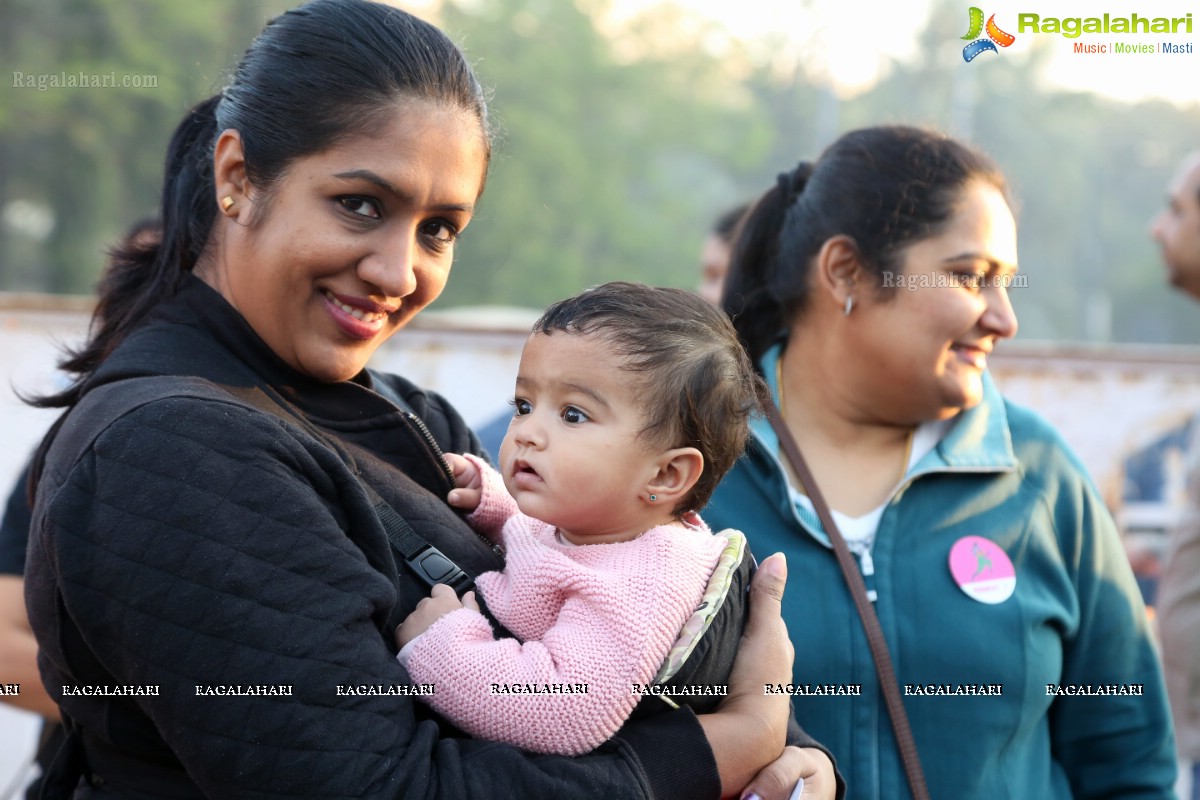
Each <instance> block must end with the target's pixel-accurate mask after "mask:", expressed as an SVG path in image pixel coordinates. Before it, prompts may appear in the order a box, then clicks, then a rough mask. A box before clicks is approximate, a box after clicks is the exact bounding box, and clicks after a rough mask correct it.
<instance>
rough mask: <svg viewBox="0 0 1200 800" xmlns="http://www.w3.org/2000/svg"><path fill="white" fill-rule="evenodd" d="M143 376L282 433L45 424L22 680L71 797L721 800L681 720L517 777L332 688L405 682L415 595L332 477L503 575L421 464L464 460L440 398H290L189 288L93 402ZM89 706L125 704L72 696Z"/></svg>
mask: <svg viewBox="0 0 1200 800" xmlns="http://www.w3.org/2000/svg"><path fill="white" fill-rule="evenodd" d="M148 374H149V375H154V374H166V375H190V376H199V377H202V378H205V379H207V380H209V381H212V382H213V383H216V384H218V385H221V386H227V387H230V388H232V389H234V390H235V391H239V392H246V391H261V392H264V393H266V394H268V395H270V396H272V397H275V398H277V399H278V400H279V402H280V403H281V404H282V405H281V407H282V408H284V409H285V410H286V412H287V413H292V414H295V415H298V416H297V424H290V423H289V422H287V421H285V420H284V419H281V418H280V417H279V416H277V415H274V414H268V413H265V412H261V411H255V410H252V409H248V408H247V407H246V406H244V405H241V404H237V403H232V402H231V403H223V402H218V401H204V400H198V399H195V398H175V399H165V400H160V401H157V402H153V403H150V404H148V405H145V406H143V407H141V408H139V409H137V410H135V411H132V412H130V413H128V414H126V415H125V416H123V417H121V418H119V419H117V420H116V421H115V422H114V423H113V424H112V425H111V426H109V427H107V429H106V430H104V431H103V432H102V433H101V434H100V435H99V437H98V438H96V439H95V441H94V444H93V445H92V446H91V447H90V448H89V449H87V450H86V451H85V452H84V453H83V454H82V456H81V457H80V458H79V459H78V461H75V457H74V455H72V454H69V453H67V452H65V451H66V450H69V449H70V448H69V447H67V446H66V445H63V442H64V441H70V439H71V437H70V436H68V435H65V434H66V433H68V432H69V431H70V430H71V428H70V426H71V422H72V421H71V419H70V417H69V416H68V418H67V421H66V424H65V425H64V427H63V429H62V431H63V432H62V433H60V435H59V436H58V437H57V438H56V440H55V446H54V447H52V448H51V450H50V451H49V454H48V458H47V461H46V466H45V469H44V471H43V473H42V476H41V481H40V483H39V487H38V499H37V507H36V509H35V520H34V525H33V529H32V537H31V542H30V552H29V561H28V565H27V572H26V595H27V601H28V605H29V612H30V618H31V620H32V623H33V626H34V629H35V631H36V633H37V636H38V641H39V644H40V647H41V652H40V657H39V665H40V668H41V672H42V677H43V680H44V681H45V683H46V684H47V686H48V688H49V690H50V693H51V694H52V695H53V696H55V699H56V700H57V701H58V702H59V704H60V705H61V706H62V709H63V711H64V712H65V714H66V715H67V716H68V717H70V718H71V719H72V720H73V721H74V723H75V725H76V727H77V729H78V736H77V738H78V740H79V741H81V742H82V750H83V752H84V754H85V757H86V762H87V765H88V768H89V771H90V773H91V777H90V778H88V779H86V780H85V781H84V783H83V784H82V785H81V787H80V789H79V793H78V794H76V797H79V798H84V797H86V798H90V797H93V796H95V797H100V798H105V797H111V798H114V799H120V798H143V797H210V798H231V799H232V798H324V799H329V798H351V797H354V798H367V797H369V798H401V797H403V798H434V797H437V798H538V797H547V798H549V797H595V798H604V800H616V799H617V798H642V797H656V798H681V799H682V798H687V799H688V800H694V798H704V797H715V796H716V795H717V794H718V791H719V782H718V777H717V774H716V768H715V764H714V762H713V759H712V754H711V751H710V750H709V748H708V746H707V744H706V742H705V740H704V737H703V734H702V732H701V729H700V726H699V724H698V723H697V722H696V720H695V717H694V716H693V715H692V714H691V713H690V712H687V711H680V712H671V713H667V714H662V715H658V716H655V717H653V718H650V719H645V720H639V721H636V722H631V723H630V724H629V725H627V726H626V728H625V729H624V730H623V731H622V732H621V733H620V734H619V735H618V736H617V737H616V738H615V739H614V740H613V741H612V742H610V743H608V744H606V745H605V746H604V747H602V748H601V749H600V750H599V751H597V753H595V754H593V755H590V756H586V757H582V758H565V757H552V756H539V757H535V756H530V755H527V754H523V753H521V752H519V751H517V750H515V749H513V748H511V747H507V746H503V745H498V744H493V743H489V742H484V741H476V740H471V739H467V738H465V737H461V736H460V735H456V734H455V732H454V731H453V730H452V729H449V728H448V726H445V725H444V724H443V723H439V722H438V721H437V720H435V719H433V718H431V716H430V714H429V713H428V712H427V711H426V709H425V708H424V706H422V705H421V704H419V703H417V702H415V701H414V700H413V699H412V698H408V697H403V696H378V695H368V696H363V695H345V694H339V688H338V687H345V686H355V687H358V686H395V685H401V684H406V683H407V682H408V676H407V675H406V674H405V672H404V670H403V669H402V668H401V667H400V666H399V665H398V664H397V662H396V661H395V660H394V658H393V651H394V647H393V645H392V641H391V633H390V630H391V625H392V624H394V623H395V621H396V620H398V619H400V618H402V617H403V616H404V615H405V614H406V613H407V612H408V611H409V610H411V609H412V608H413V607H414V606H415V604H416V602H417V600H418V599H420V598H421V597H424V596H425V595H426V593H427V589H426V587H425V586H424V585H423V584H421V583H419V582H418V581H417V580H416V579H412V578H409V577H408V575H407V574H401V575H400V577H399V578H397V577H396V576H397V571H396V566H395V563H394V561H393V557H392V554H391V551H390V550H389V547H388V544H387V540H386V537H385V534H384V531H383V530H382V528H381V526H380V524H379V521H378V518H377V516H376V514H375V512H374V511H373V509H372V507H371V502H370V500H369V499H368V497H367V494H366V492H365V491H364V488H363V486H362V484H361V483H360V482H359V480H358V479H357V478H356V477H355V476H354V473H353V471H352V467H351V465H353V469H357V470H358V471H359V472H360V473H361V476H362V479H363V480H364V481H366V482H367V483H369V484H370V485H371V486H372V487H373V488H374V490H375V491H376V492H378V493H379V494H380V495H381V496H382V497H383V498H384V499H385V500H386V501H388V502H389V503H390V504H392V505H393V506H394V507H395V508H396V509H397V510H398V511H399V512H400V513H401V514H402V515H403V516H405V517H406V518H407V519H408V521H409V522H410V523H411V524H412V525H413V526H414V527H415V528H416V529H417V530H418V531H420V532H421V533H422V535H423V536H425V538H427V539H428V540H429V541H430V542H431V543H433V544H434V545H435V546H436V547H438V548H440V549H441V550H442V551H443V552H445V553H446V554H447V555H449V556H450V557H451V558H452V559H453V560H455V561H456V562H457V563H458V564H459V565H460V566H462V567H463V568H464V569H466V570H467V571H468V572H471V573H473V574H474V573H477V572H480V571H484V570H488V569H496V568H499V567H500V561H499V558H498V556H497V555H496V554H495V553H493V552H492V550H491V549H490V547H489V546H488V545H486V544H485V543H484V542H483V541H481V540H480V539H479V537H477V536H476V535H475V534H474V533H473V532H472V531H471V530H470V528H468V527H467V525H466V524H465V523H464V522H463V521H462V520H461V518H460V517H459V516H458V515H457V514H456V513H455V512H453V511H452V510H451V509H450V508H449V507H448V506H447V505H446V504H445V503H444V502H443V500H442V498H444V496H445V494H446V492H447V491H448V489H449V486H450V483H449V478H448V476H447V475H446V473H445V471H444V469H443V465H442V463H441V459H440V457H439V453H440V451H439V448H440V450H443V451H444V450H453V451H460V452H461V451H475V450H478V443H477V441H476V440H475V437H474V435H473V434H472V433H471V432H470V431H469V430H468V428H467V427H466V426H465V425H464V424H463V422H462V420H461V419H460V418H459V417H458V415H457V414H456V413H455V412H454V410H453V409H451V408H450V407H449V406H448V404H446V402H445V401H444V400H443V399H442V398H440V397H438V396H436V395H433V394H430V393H426V392H422V391H420V390H418V389H417V388H416V387H414V386H412V385H411V384H409V383H408V382H406V381H404V380H402V379H399V378H396V377H394V376H387V377H385V376H381V375H378V374H372V373H364V374H363V375H362V376H361V378H360V380H359V381H357V382H347V383H340V384H332V385H331V384H320V383H316V382H313V381H311V380H308V379H306V378H305V377H303V376H301V375H299V374H297V373H296V372H294V371H292V370H291V369H290V368H288V367H287V366H286V365H285V364H283V363H282V362H281V361H279V360H278V359H277V358H276V357H275V356H274V355H273V354H272V353H271V352H270V351H269V349H267V348H266V346H265V345H264V344H263V343H262V342H261V340H259V339H258V338H257V336H255V335H254V333H253V332H252V331H251V330H250V328H249V327H248V326H247V325H246V323H245V322H244V320H242V318H241V317H240V316H239V315H238V314H237V313H236V312H235V311H234V310H233V309H232V308H231V307H230V306H228V304H226V303H225V302H224V300H222V299H221V297H220V296H219V295H217V294H216V293H215V292H213V291H212V290H211V289H209V288H208V287H207V286H205V285H204V284H203V283H201V282H200V281H198V280H196V279H194V278H189V279H188V282H187V284H186V286H185V288H184V289H183V291H182V292H181V293H180V295H179V296H178V297H177V298H176V299H173V300H171V301H169V302H168V303H166V304H165V305H164V306H163V307H162V308H161V309H160V310H159V311H158V312H157V313H156V315H155V317H154V319H153V320H152V321H151V322H150V323H148V324H147V325H145V326H144V327H142V328H141V329H139V330H138V331H137V332H136V333H135V334H133V335H132V336H131V337H130V338H129V339H128V340H127V341H125V342H124V343H123V344H122V345H121V347H120V348H119V349H118V350H117V351H115V352H114V353H113V355H112V356H111V357H110V358H109V359H108V360H107V361H106V362H105V365H104V367H103V368H102V369H101V371H100V373H99V374H98V375H97V376H96V381H95V382H96V383H97V384H99V383H104V382H111V381H115V380H119V379H121V378H126V377H132V376H137V375H148ZM385 396H388V397H391V398H393V399H394V400H398V401H400V403H401V404H402V405H404V406H407V411H411V412H412V413H411V414H408V413H406V409H403V408H401V407H399V406H398V405H397V404H396V403H395V402H392V401H391V400H388V399H385ZM416 418H419V419H420V421H421V422H422V423H423V424H418V422H417V421H416ZM423 428H424V429H423ZM339 450H340V451H341V452H338V451H339ZM280 686H282V687H286V688H287V689H288V691H289V692H290V694H289V695H280V694H251V695H248V696H245V695H239V696H229V695H228V694H224V695H222V694H214V693H213V692H228V691H230V689H229V688H228V687H238V688H237V691H249V692H262V691H277V690H272V689H267V690H264V689H262V688H259V687H280ZM97 687H100V688H99V689H98V688H97ZM103 687H110V688H109V689H104V688H103ZM112 687H130V688H128V689H123V688H118V689H116V690H117V691H130V692H132V694H130V695H129V696H118V697H96V696H94V695H93V694H89V693H94V692H95V691H97V690H99V691H110V690H112ZM151 689H153V690H155V691H156V692H157V694H154V695H152V694H149V693H148V692H149V691H150V690H151Z"/></svg>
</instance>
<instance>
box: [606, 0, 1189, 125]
mask: <svg viewBox="0 0 1200 800" xmlns="http://www.w3.org/2000/svg"><path fill="white" fill-rule="evenodd" d="M661 2H663V0H614V3H615V5H616V7H617V9H618V13H620V12H621V11H625V12H626V13H634V12H636V11H637V10H638V9H642V8H645V7H646V6H649V5H655V4H658V3H661ZM673 2H674V4H675V5H677V6H679V7H681V8H684V9H686V10H688V11H691V12H695V13H697V14H702V15H704V16H706V17H709V18H711V19H713V20H715V21H717V22H719V23H720V24H721V25H722V26H724V27H725V28H726V29H728V30H729V31H730V32H731V33H733V34H735V35H736V36H738V37H739V38H757V37H763V36H778V35H779V34H780V33H781V32H789V33H788V37H789V39H791V40H792V41H793V42H794V43H795V44H796V46H797V47H798V48H803V51H804V52H805V53H806V54H807V57H808V58H809V59H811V60H812V62H813V63H814V66H815V67H816V68H817V69H818V70H821V71H824V72H825V74H827V75H828V77H829V80H830V81H831V83H832V85H833V86H834V88H835V89H836V90H837V91H838V93H839V94H842V95H843V96H846V95H852V94H854V93H855V92H857V91H861V90H862V89H864V88H866V87H867V86H869V85H870V84H871V83H872V82H873V81H874V80H875V79H876V78H877V77H878V76H879V74H880V72H881V70H883V69H884V68H885V67H886V64H887V63H888V60H889V59H900V60H903V59H906V58H911V57H912V56H914V55H915V51H916V48H917V42H916V34H917V33H918V32H919V31H920V30H922V29H923V28H924V27H925V25H926V23H927V21H928V16H929V9H930V2H929V0H893V1H892V2H886V0H803V1H802V0H673ZM960 5H961V8H962V12H961V16H962V22H961V26H960V27H961V33H960V34H959V35H962V34H966V33H967V32H968V25H969V12H968V9H969V8H970V7H971V6H972V5H977V6H978V7H979V8H980V9H981V10H982V11H983V12H984V15H985V16H984V18H985V19H987V17H990V16H992V15H993V14H995V19H996V24H997V26H998V27H999V28H1000V29H1001V30H1002V31H1004V32H1006V33H1009V34H1012V35H1014V36H1015V41H1014V42H1013V43H1012V44H1011V46H1009V47H1005V48H998V49H997V51H996V52H990V51H989V52H984V53H982V54H980V55H979V56H978V58H979V59H990V60H1002V59H1005V58H1024V57H1027V56H1028V52H1029V50H1030V48H1031V47H1032V46H1033V44H1034V42H1035V41H1037V42H1038V43H1039V44H1041V45H1043V46H1047V47H1048V48H1049V50H1050V52H1051V55H1050V58H1049V61H1048V65H1047V70H1046V73H1045V75H1044V78H1045V80H1046V82H1047V84H1048V85H1050V86H1054V87H1060V88H1069V89H1075V90H1080V91H1093V92H1097V93H1099V94H1103V95H1106V96H1108V97H1111V98H1114V99H1117V100H1123V101H1138V100H1144V99H1148V98H1161V99H1165V100H1169V101H1171V102H1174V103H1178V104H1190V103H1200V4H1197V3H1196V2H1195V0H1132V2H1131V0H1018V2H1016V3H1014V2H1011V0H1010V1H1009V2H1004V3H998V2H996V1H995V0H962V2H961V3H960ZM1135 12H1136V13H1137V14H1138V16H1140V17H1149V18H1157V17H1164V18H1173V17H1184V16H1185V15H1186V14H1187V13H1188V12H1193V20H1192V30H1193V33H1190V34H1189V33H1186V32H1185V30H1184V27H1183V26H1180V28H1179V32H1178V33H1177V34H1174V35H1165V34H1153V33H1151V34H1132V35H1131V34H1124V35H1122V34H1116V33H1109V34H1103V33H1100V34H1083V35H1081V36H1079V37H1078V38H1073V39H1072V38H1066V37H1063V36H1061V35H1060V34H1055V33H1045V32H1041V31H1039V32H1037V33H1033V32H1029V31H1026V32H1019V30H1018V19H1017V16H1018V13H1030V14H1037V15H1038V17H1039V21H1041V20H1043V19H1046V18H1048V17H1055V18H1058V19H1064V18H1072V17H1079V18H1088V17H1095V18H1102V17H1103V16H1104V14H1105V13H1108V14H1109V15H1110V17H1126V18H1127V17H1129V16H1130V15H1131V14H1132V13H1135ZM791 32H794V33H791ZM1162 41H1171V42H1173V43H1179V44H1190V45H1191V47H1192V50H1193V51H1195V52H1193V53H1191V54H1186V53H1184V54H1162V53H1153V54H1141V53H1132V54H1131V53H1113V52H1109V53H1105V54H1084V53H1076V52H1074V44H1075V43H1077V42H1078V43H1083V44H1095V45H1101V44H1104V45H1107V46H1108V47H1109V48H1110V49H1111V47H1112V45H1113V44H1115V43H1118V42H1120V43H1123V44H1150V45H1155V46H1157V44H1158V43H1160V42H1162ZM966 44H967V42H966V41H959V40H957V39H951V40H948V41H947V42H946V43H945V48H946V55H947V62H946V63H947V64H951V63H953V64H954V68H958V69H967V68H969V67H970V65H969V64H967V63H966V62H965V61H963V60H962V59H961V58H960V57H958V56H957V55H956V54H961V51H962V48H963V47H964V46H965V45H966Z"/></svg>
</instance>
